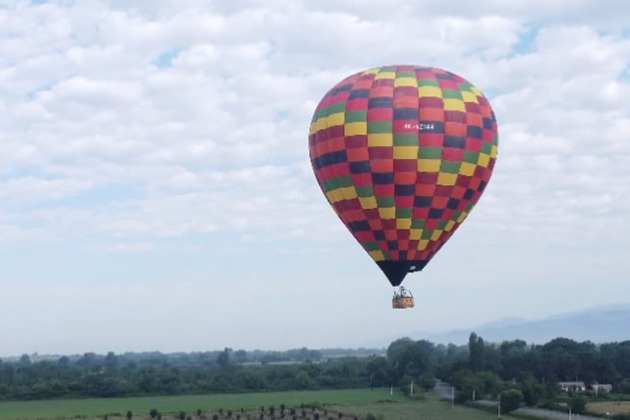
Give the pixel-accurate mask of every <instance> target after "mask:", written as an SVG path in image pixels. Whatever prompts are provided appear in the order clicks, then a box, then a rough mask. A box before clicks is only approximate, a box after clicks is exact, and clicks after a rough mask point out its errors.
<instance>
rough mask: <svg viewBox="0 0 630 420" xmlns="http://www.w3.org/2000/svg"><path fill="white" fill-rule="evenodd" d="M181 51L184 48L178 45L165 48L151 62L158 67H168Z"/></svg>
mask: <svg viewBox="0 0 630 420" xmlns="http://www.w3.org/2000/svg"><path fill="white" fill-rule="evenodd" d="M182 51H184V49H183V48H179V47H175V48H172V49H170V50H166V51H164V52H162V53H161V54H160V55H158V56H157V57H156V58H155V59H154V60H153V64H155V66H156V67H158V68H160V69H166V68H169V67H171V65H172V63H173V60H175V59H176V58H177V57H178V56H179V55H180V54H181V53H182Z"/></svg>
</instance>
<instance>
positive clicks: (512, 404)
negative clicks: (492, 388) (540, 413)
mask: <svg viewBox="0 0 630 420" xmlns="http://www.w3.org/2000/svg"><path fill="white" fill-rule="evenodd" d="M522 402H523V393H522V392H521V391H519V390H518V389H514V388H512V389H508V390H506V391H503V392H502V393H501V412H502V413H509V412H510V411H514V410H516V409H517V408H519V407H520V405H521V403H522Z"/></svg>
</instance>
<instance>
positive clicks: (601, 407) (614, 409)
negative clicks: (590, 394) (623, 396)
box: [588, 401, 630, 416]
mask: <svg viewBox="0 0 630 420" xmlns="http://www.w3.org/2000/svg"><path fill="white" fill-rule="evenodd" d="M588 410H589V411H591V412H593V413H600V414H606V413H610V415H611V416H612V415H615V414H630V401H605V402H591V403H588Z"/></svg>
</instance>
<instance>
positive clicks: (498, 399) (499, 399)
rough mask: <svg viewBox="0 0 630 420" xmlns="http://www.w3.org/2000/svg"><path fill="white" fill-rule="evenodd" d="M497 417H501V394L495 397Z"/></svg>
mask: <svg viewBox="0 0 630 420" xmlns="http://www.w3.org/2000/svg"><path fill="white" fill-rule="evenodd" d="M497 418H498V419H500V418H501V394H499V396H498V397H497Z"/></svg>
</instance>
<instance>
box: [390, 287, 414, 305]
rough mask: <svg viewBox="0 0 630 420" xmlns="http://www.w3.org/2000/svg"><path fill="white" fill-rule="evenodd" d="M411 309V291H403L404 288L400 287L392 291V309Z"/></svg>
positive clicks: (412, 303) (412, 302)
mask: <svg viewBox="0 0 630 420" xmlns="http://www.w3.org/2000/svg"><path fill="white" fill-rule="evenodd" d="M413 307H414V301H413V294H412V293H411V290H407V289H405V287H404V286H400V287H399V288H398V290H394V297H393V298H392V308H394V309H407V308H413Z"/></svg>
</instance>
